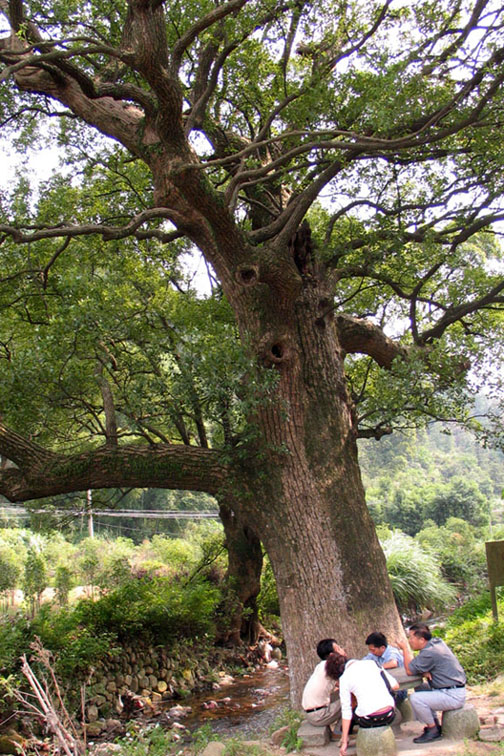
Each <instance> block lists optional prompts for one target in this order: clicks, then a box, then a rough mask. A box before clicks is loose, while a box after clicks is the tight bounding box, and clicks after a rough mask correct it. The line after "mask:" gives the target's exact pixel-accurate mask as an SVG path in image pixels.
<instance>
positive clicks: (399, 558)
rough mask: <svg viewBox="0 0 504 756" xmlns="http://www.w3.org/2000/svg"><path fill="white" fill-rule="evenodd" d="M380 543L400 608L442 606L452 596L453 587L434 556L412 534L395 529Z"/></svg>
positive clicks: (405, 610) (416, 610)
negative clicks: (445, 577)
mask: <svg viewBox="0 0 504 756" xmlns="http://www.w3.org/2000/svg"><path fill="white" fill-rule="evenodd" d="M384 535H385V534H384V533H383V531H382V537H381V545H382V547H383V551H384V554H385V559H386V560H387V571H388V574H389V577H390V582H391V584H392V591H393V593H394V598H395V600H396V604H397V606H398V608H399V611H400V612H401V613H404V614H410V615H411V613H413V614H419V613H421V611H422V610H423V609H441V608H444V607H446V606H448V605H449V604H450V603H451V602H453V600H454V598H455V590H454V589H453V587H452V586H450V585H449V584H448V583H447V582H446V581H444V580H443V577H442V575H441V571H440V569H439V566H438V564H437V562H436V560H435V559H434V558H433V557H432V555H431V554H429V553H428V552H426V551H424V550H423V549H422V547H421V546H420V545H419V544H418V543H416V542H415V541H414V540H413V539H412V538H411V537H409V536H407V535H405V534H404V533H401V532H400V531H394V532H392V533H389V534H388V535H387V536H386V537H384Z"/></svg>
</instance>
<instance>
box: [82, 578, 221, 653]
mask: <svg viewBox="0 0 504 756" xmlns="http://www.w3.org/2000/svg"><path fill="white" fill-rule="evenodd" d="M220 598H221V595H220V591H219V590H218V589H217V588H215V587H214V586H210V585H209V584H208V583H206V582H204V581H201V582H194V583H190V584H188V585H187V584H185V583H184V584H182V583H176V582H175V583H174V582H172V581H170V580H169V579H167V578H155V579H150V578H142V579H138V580H131V581H129V582H128V583H126V584H125V585H122V586H120V587H119V588H117V589H116V590H115V591H112V592H111V593H108V594H106V595H105V596H102V597H101V598H100V599H99V600H98V601H95V602H90V601H81V602H80V603H79V604H78V605H77V606H76V608H75V614H76V617H78V620H79V625H82V626H85V627H86V628H90V629H91V630H92V631H94V632H95V633H103V632H109V633H112V634H114V635H115V636H116V637H117V638H118V639H119V640H120V641H124V640H130V639H134V638H137V637H138V636H144V637H154V638H155V639H156V640H157V641H158V642H160V643H165V642H167V641H170V640H173V639H175V638H181V637H189V638H193V637H195V636H198V635H204V634H212V635H213V634H214V631H215V628H214V625H213V616H214V612H215V609H216V607H217V605H218V603H219V601H220Z"/></svg>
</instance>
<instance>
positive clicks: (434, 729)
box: [398, 622, 466, 743]
mask: <svg viewBox="0 0 504 756" xmlns="http://www.w3.org/2000/svg"><path fill="white" fill-rule="evenodd" d="M408 640H409V645H408V642H407V641H405V640H403V641H399V643H398V646H399V647H400V648H402V650H403V653H404V667H405V669H406V672H407V673H408V675H424V676H425V677H427V678H428V679H429V683H430V684H429V687H428V688H426V689H425V690H423V689H421V688H420V689H416V690H415V692H414V693H412V694H411V695H410V697H409V700H410V703H411V708H412V709H413V713H414V715H415V717H416V718H417V719H418V720H419V721H420V722H423V723H424V724H425V727H424V731H423V734H422V735H420V736H419V737H417V738H413V742H414V743H428V742H430V741H431V740H436V739H437V738H440V737H441V727H440V726H439V722H438V720H437V717H436V712H437V711H450V710H452V709H461V708H462V706H463V705H464V703H465V697H466V690H465V684H466V676H465V672H464V670H463V668H462V666H461V664H460V662H459V661H458V659H457V658H456V656H455V655H454V653H453V652H452V651H451V650H450V649H449V648H448V646H447V645H446V643H445V642H444V641H443V640H441V638H433V637H432V634H431V632H430V630H429V628H428V626H427V625H425V624H424V623H420V622H419V623H417V624H415V625H411V627H410V628H409V631H408ZM412 650H413V651H419V654H418V656H416V657H413V654H412Z"/></svg>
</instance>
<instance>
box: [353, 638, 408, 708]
mask: <svg viewBox="0 0 504 756" xmlns="http://www.w3.org/2000/svg"><path fill="white" fill-rule="evenodd" d="M366 646H367V647H368V648H369V653H368V654H366V656H363V657H362V658H363V659H370V660H371V661H374V662H376V663H377V664H378V666H379V667H382V668H383V669H396V668H397V667H404V658H403V655H402V651H399V649H398V648H396V647H395V646H389V645H388V643H387V639H386V637H385V636H384V634H383V633H376V632H375V633H370V634H369V635H368V637H367V638H366ZM407 697H408V691H407V690H398V691H396V692H395V693H394V701H395V703H396V706H397V705H398V704H400V703H401V701H404V700H405V699H406V698H407Z"/></svg>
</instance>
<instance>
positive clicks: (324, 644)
mask: <svg viewBox="0 0 504 756" xmlns="http://www.w3.org/2000/svg"><path fill="white" fill-rule="evenodd" d="M333 643H336V641H335V640H334V638H324V640H321V641H319V642H318V643H317V654H318V655H319V656H320V658H321V659H322V661H324V660H325V659H327V657H328V656H329V654H332V652H333V651H334V646H333Z"/></svg>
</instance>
